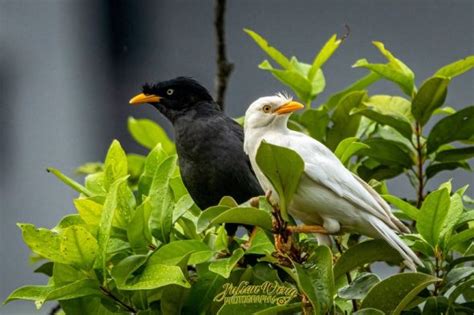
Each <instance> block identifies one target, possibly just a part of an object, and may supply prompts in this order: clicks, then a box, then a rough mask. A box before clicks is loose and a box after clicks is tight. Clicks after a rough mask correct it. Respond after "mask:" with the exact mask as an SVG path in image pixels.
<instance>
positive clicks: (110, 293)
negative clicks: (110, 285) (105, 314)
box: [100, 286, 138, 314]
mask: <svg viewBox="0 0 474 315" xmlns="http://www.w3.org/2000/svg"><path fill="white" fill-rule="evenodd" d="M100 290H101V291H102V293H103V294H104V295H105V296H107V297H109V298H110V299H112V300H113V301H115V302H116V303H117V304H118V305H120V306H121V307H122V308H123V309H124V310H126V311H127V312H130V313H133V314H136V313H137V312H138V311H137V310H136V309H134V308H133V307H132V306H130V305H127V304H125V303H124V302H123V301H121V300H120V299H119V298H118V297H116V296H115V295H114V294H113V293H112V292H110V291H109V290H108V289H107V288H106V287H102V286H101V287H100Z"/></svg>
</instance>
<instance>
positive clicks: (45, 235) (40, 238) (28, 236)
mask: <svg viewBox="0 0 474 315" xmlns="http://www.w3.org/2000/svg"><path fill="white" fill-rule="evenodd" d="M17 225H18V227H19V228H20V229H21V232H22V234H23V241H24V242H25V243H26V245H28V247H29V248H30V249H31V250H32V251H33V252H34V253H36V254H38V255H40V256H41V257H44V258H46V259H48V260H51V261H54V262H59V263H67V260H66V259H65V258H64V256H63V255H62V253H61V250H60V246H61V238H60V236H59V234H58V233H55V232H52V231H50V230H48V229H44V228H39V229H37V228H35V226H34V225H33V224H26V223H18V224H17Z"/></svg>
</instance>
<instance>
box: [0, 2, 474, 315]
mask: <svg viewBox="0 0 474 315" xmlns="http://www.w3.org/2000/svg"><path fill="white" fill-rule="evenodd" d="M473 15H474V2H473V1H469V0H464V1H462V0H456V1H453V0H451V1H448V0H446V1H408V0H406V1H395V0H392V1H381V0H378V1H376V0H373V1H334V0H327V1H254V0H239V1H229V3H228V9H227V21H226V24H227V25H226V27H227V41H228V56H229V58H230V59H231V61H232V62H234V63H235V71H234V72H233V73H232V76H231V79H230V85H229V89H228V93H227V102H226V104H227V109H226V110H227V112H228V113H229V114H230V115H232V116H240V115H242V114H243V113H244V111H245V109H246V107H247V106H248V104H250V103H251V102H252V101H253V100H254V99H256V98H258V97H260V96H263V95H268V94H273V93H275V92H277V91H281V90H288V89H286V88H284V87H283V86H282V85H280V83H279V82H277V81H276V80H275V79H274V78H273V77H271V75H270V74H269V73H266V72H263V71H261V70H259V69H257V65H258V64H259V63H260V62H261V61H262V60H263V58H266V57H265V56H264V54H263V53H262V52H261V51H260V49H259V48H258V47H257V46H256V45H255V44H254V43H253V41H252V40H251V39H250V38H249V37H248V36H247V35H246V34H245V33H244V32H243V31H242V29H243V28H244V27H248V28H251V29H253V30H256V31H257V32H259V33H260V34H262V35H263V36H264V37H266V38H267V39H268V40H269V42H270V43H272V44H273V45H275V46H276V47H278V48H279V49H281V51H283V52H284V53H286V54H289V55H296V56H298V58H299V59H300V60H302V61H306V62H311V61H312V58H313V57H314V54H315V53H316V52H317V51H318V50H319V48H320V47H321V46H322V44H323V43H324V42H325V41H326V40H327V39H328V38H329V36H331V35H332V34H333V33H339V34H342V33H344V24H348V25H349V26H350V28H351V34H350V37H349V38H348V39H347V40H346V41H345V42H344V44H343V45H342V47H341V48H340V49H339V50H338V51H337V52H336V53H335V55H334V56H333V58H332V59H331V60H330V61H329V62H328V63H327V64H326V65H325V67H324V70H325V74H326V81H327V88H326V91H325V92H324V94H323V95H322V96H320V98H319V99H318V100H317V101H316V104H318V103H319V102H321V101H324V100H325V99H326V97H327V96H328V95H329V94H331V93H333V92H335V91H337V90H339V89H342V88H343V87H345V86H346V85H348V84H349V83H351V82H352V81H354V80H355V79H357V78H359V77H361V76H362V75H364V74H365V71H364V70H362V69H351V65H352V64H353V63H354V62H355V61H356V60H357V59H359V58H363V57H365V58H368V59H369V60H371V61H379V62H382V61H383V59H382V58H381V56H380V55H379V54H378V52H377V51H376V49H375V48H374V47H373V46H372V45H371V41H372V40H380V41H383V42H384V43H385V44H386V46H387V47H388V48H389V49H390V50H392V52H393V53H394V54H395V55H396V56H397V57H399V58H400V59H402V60H403V61H405V62H406V63H407V64H408V65H409V66H410V67H411V68H412V69H413V70H414V72H415V73H416V74H417V83H418V84H420V83H421V82H422V81H423V80H424V78H426V77H427V76H429V75H431V74H432V73H433V72H434V71H435V70H436V69H438V68H439V67H441V66H443V65H445V64H447V63H450V62H452V61H455V60H457V59H460V58H463V57H465V56H467V55H469V54H473V52H474V49H473V48H474V47H473V46H474V33H473V29H474V22H473ZM212 19H213V2H212V1H211V0H206V1H192V0H179V1H176V0H174V1H171V0H169V1H132V0H131V1H97V0H95V1H72V0H71V1H66V0H64V1H60V0H49V1H48V0H30V1H27V0H11V1H8V0H0V47H1V48H0V148H1V154H0V174H1V176H2V179H1V180H0V215H1V217H0V224H1V225H0V232H1V234H0V237H1V238H0V277H1V278H0V286H1V287H0V300H4V299H5V298H6V297H7V295H8V294H9V293H10V292H11V291H12V290H13V289H15V288H16V287H18V286H20V285H23V284H32V283H36V284H43V283H45V281H46V278H44V277H43V276H41V275H36V274H33V272H32V269H31V266H30V265H29V263H28V255H29V250H28V248H27V247H26V246H25V245H24V244H23V242H22V239H21V235H20V231H19V229H18V228H17V227H16V225H15V223H16V222H31V223H35V224H36V225H38V226H44V227H52V226H54V225H55V223H56V222H57V221H58V220H59V218H60V217H61V216H63V215H65V214H67V213H73V212H74V208H73V206H72V198H73V197H74V196H75V193H74V192H73V191H71V189H69V188H68V187H66V186H65V185H63V184H62V183H60V182H58V181H57V180H56V178H54V177H53V176H52V175H48V174H47V173H46V172H45V168H46V167H47V166H54V167H56V168H59V169H61V170H62V171H64V172H65V173H67V174H73V170H74V168H75V167H76V166H78V165H80V164H82V163H83V162H86V161H98V160H102V158H103V157H104V155H105V152H106V149H107V147H108V145H109V143H110V142H111V141H112V139H114V138H117V139H119V140H120V141H121V143H122V144H123V146H124V147H125V149H126V150H127V151H129V152H143V150H142V149H141V148H139V147H138V145H136V144H134V143H133V141H132V139H131V137H130V136H129V135H128V133H127V131H126V119H127V117H128V116H130V115H133V116H135V117H149V118H151V119H153V120H156V121H158V122H159V123H160V124H162V125H163V126H165V127H166V128H167V130H170V129H169V124H168V123H167V122H165V121H164V120H163V118H162V117H160V116H159V114H158V112H156V111H155V110H153V109H152V108H151V107H148V106H143V107H138V108H137V107H135V108H132V107H130V106H128V100H129V99H130V97H131V96H133V95H134V94H136V93H137V92H139V90H140V85H141V84H142V83H143V82H145V81H157V80H163V79H168V78H172V77H174V76H178V75H187V76H193V77H195V78H196V79H197V80H199V81H200V82H202V83H203V84H204V85H205V86H207V87H208V88H210V89H211V90H212V89H213V86H214V75H215V70H216V69H215V46H214V33H213V31H214V30H213V24H212ZM370 91H371V93H372V94H373V93H382V92H384V93H395V94H399V92H398V90H397V89H396V88H394V87H393V86H392V85H391V84H388V83H386V82H379V83H377V84H376V85H374V86H373V88H371V89H370ZM473 100H474V72H471V73H468V74H465V75H463V76H462V77H459V78H456V79H455V80H454V82H452V84H451V86H450V91H449V96H448V100H447V104H448V105H451V106H453V107H457V108H460V107H463V106H466V105H472V104H473V103H474V102H473ZM450 177H454V182H453V184H454V186H455V187H460V186H462V185H465V184H468V183H469V184H473V177H472V174H467V173H463V172H454V173H446V174H443V175H442V176H439V181H441V180H446V179H448V178H450ZM439 181H438V182H433V183H432V186H431V188H433V187H434V186H435V185H436V184H437V183H439ZM389 187H390V189H391V191H392V192H393V193H395V194H400V195H402V196H409V197H410V196H412V193H411V190H410V188H409V186H408V184H407V181H406V180H405V179H402V178H400V179H397V180H393V181H390V183H389ZM471 192H472V189H471ZM50 307H51V305H46V306H45V307H44V308H43V309H42V310H41V312H40V313H42V314H46V313H47V312H48V311H49V309H50ZM34 312H35V311H34V306H33V303H23V302H13V303H11V304H9V305H7V306H0V313H1V314H30V313H34Z"/></svg>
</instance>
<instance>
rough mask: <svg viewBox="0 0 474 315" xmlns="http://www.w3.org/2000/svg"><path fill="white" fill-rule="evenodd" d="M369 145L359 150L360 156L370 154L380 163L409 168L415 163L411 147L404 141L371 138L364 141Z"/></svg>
mask: <svg viewBox="0 0 474 315" xmlns="http://www.w3.org/2000/svg"><path fill="white" fill-rule="evenodd" d="M364 143H365V144H367V145H368V146H369V148H368V149H363V150H360V151H359V152H358V155H360V156H369V157H371V158H373V159H375V160H377V161H379V162H380V163H383V164H388V165H399V166H402V167H404V168H409V167H411V166H412V165H413V160H412V159H411V157H410V155H409V153H408V152H409V148H407V147H406V146H405V145H404V144H403V143H401V142H397V141H392V140H387V139H382V138H370V139H367V140H365V141H364Z"/></svg>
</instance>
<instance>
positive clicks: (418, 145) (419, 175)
mask: <svg viewBox="0 0 474 315" xmlns="http://www.w3.org/2000/svg"><path fill="white" fill-rule="evenodd" d="M415 133H416V147H415V148H416V153H417V166H418V169H417V173H416V175H417V178H418V194H417V199H416V207H417V208H419V207H420V206H421V203H422V202H423V198H424V196H423V191H424V189H425V187H424V186H425V176H424V174H423V162H424V159H423V147H422V145H421V133H422V127H421V125H420V123H418V122H417V123H416V126H415Z"/></svg>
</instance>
